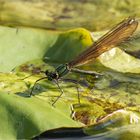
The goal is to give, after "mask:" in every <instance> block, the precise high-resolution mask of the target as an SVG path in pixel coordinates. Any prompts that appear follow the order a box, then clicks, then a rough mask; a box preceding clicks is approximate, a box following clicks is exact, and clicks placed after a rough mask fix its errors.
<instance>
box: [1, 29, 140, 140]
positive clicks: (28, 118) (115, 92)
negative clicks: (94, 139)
mask: <svg viewBox="0 0 140 140" xmlns="http://www.w3.org/2000/svg"><path fill="white" fill-rule="evenodd" d="M0 33H1V36H2V37H1V38H0V42H1V43H0V49H1V50H4V52H5V53H2V51H1V55H0V58H1V59H0V60H1V63H2V64H3V65H1V73H0V92H1V93H0V100H1V104H0V108H1V111H2V112H1V113H2V115H1V119H0V120H2V122H1V128H2V129H1V131H0V132H1V133H0V137H1V138H3V139H4V138H5V139H6V138H7V139H10V138H11V139H12V138H13V139H17V138H18V139H21V138H22V139H25V138H33V137H35V136H37V135H39V134H41V133H43V132H45V131H48V130H53V129H56V128H62V127H67V128H68V127H75V128H79V127H80V129H81V127H82V129H83V131H84V133H85V134H87V135H98V134H100V135H103V134H104V132H103V131H98V132H97V131H95V130H94V129H93V133H90V129H88V130H87V131H86V128H87V126H86V125H88V126H89V125H91V127H93V128H94V127H96V125H98V124H97V123H101V125H103V126H104V124H106V122H104V121H103V119H104V118H105V119H106V117H107V116H109V115H110V114H113V113H114V112H116V111H118V110H123V111H125V110H126V112H127V111H128V112H129V111H130V112H133V113H134V112H137V113H138V116H139V98H138V97H139V91H140V86H139V85H140V76H139V73H140V71H139V66H138V65H139V59H137V58H134V57H132V56H130V55H128V54H126V53H125V52H124V51H122V50H120V49H116V48H115V49H113V50H111V51H110V52H106V53H104V54H102V56H100V57H99V59H97V60H96V61H94V63H93V62H92V63H91V64H89V65H86V66H82V67H79V69H83V70H93V71H96V72H98V73H100V74H102V75H100V76H99V75H98V74H97V75H96V74H95V75H94V76H90V75H81V74H78V73H77V74H76V73H69V74H68V75H66V76H65V77H64V79H60V80H59V85H60V87H61V88H62V89H63V91H64V93H63V95H62V96H61V98H59V100H58V101H57V102H56V103H55V107H53V106H52V104H53V103H54V101H55V100H56V99H57V98H58V97H59V95H60V90H59V88H58V87H57V85H56V84H55V82H54V81H49V80H48V79H47V78H46V79H44V80H42V81H40V82H38V83H37V84H36V85H35V88H34V90H33V96H31V97H29V95H30V93H31V90H32V87H33V86H34V83H35V81H36V80H38V79H40V78H42V77H45V74H44V73H40V71H45V70H49V71H54V70H55V68H56V67H57V66H58V65H59V64H61V63H66V62H68V61H70V60H71V59H73V58H74V57H75V56H76V55H77V54H78V53H80V52H81V51H83V50H84V49H86V47H88V46H89V45H90V44H91V43H93V39H92V36H91V33H90V32H89V31H87V30H85V29H82V28H79V29H74V30H70V31H66V32H56V31H55V32H54V31H47V30H39V29H31V28H22V27H20V28H18V30H17V28H9V27H2V26H1V32H0ZM11 36H12V37H11ZM9 42H11V43H9ZM9 46H11V48H9ZM21 46H24V47H23V48H22V49H21ZM112 51H113V53H111V52H112ZM9 54H10V55H9ZM122 58H125V59H126V60H129V61H128V62H127V63H125V62H124V60H123V59H122ZM118 60H119V61H118ZM9 62H11V63H9ZM129 62H131V65H129ZM120 64H121V65H120ZM122 64H124V65H122ZM132 66H133V67H132ZM10 70H12V72H10ZM5 72H7V73H5ZM31 74H32V76H30V75H31ZM28 76H30V77H28ZM25 77H28V78H25ZM68 79H70V80H69V81H68ZM75 83H78V84H75ZM78 92H79V93H80V104H79V100H78V98H77V96H78ZM133 113H132V114H133ZM128 114H129V113H128ZM128 114H127V113H126V116H129V115H128ZM118 117H119V115H117V116H115V117H114V116H113V117H112V120H113V121H115V120H117V119H116V118H118ZM107 121H108V120H107ZM19 122H20V123H19ZM125 122H126V121H125V119H124V120H122V124H121V125H119V121H117V122H116V125H115V126H113V127H112V124H111V127H112V131H113V132H112V131H111V134H110V135H111V137H113V136H118V137H117V138H119V136H120V135H122V134H123V135H125V136H126V131H125V132H124V131H123V128H122V126H124V127H127V126H130V125H129V123H125ZM138 123H139V119H138ZM91 127H89V128H91ZM7 128H8V129H7ZM109 128H110V126H109V127H108V126H106V128H105V129H109ZM116 128H117V129H121V128H122V129H121V130H122V131H121V132H122V133H121V134H120V133H117V132H116V131H115V129H116ZM128 129H131V127H128ZM136 129H137V131H138V130H139V126H136ZM123 132H124V133H123ZM107 133H108V132H107ZM132 133H133V131H132ZM132 136H133V135H132ZM132 136H131V137H132ZM138 136H139V135H138ZM103 138H105V137H102V139H103Z"/></svg>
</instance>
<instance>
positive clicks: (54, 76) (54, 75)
mask: <svg viewBox="0 0 140 140" xmlns="http://www.w3.org/2000/svg"><path fill="white" fill-rule="evenodd" d="M45 74H46V76H47V77H48V80H50V81H52V80H53V79H58V75H57V73H56V72H49V71H48V70H46V71H45Z"/></svg>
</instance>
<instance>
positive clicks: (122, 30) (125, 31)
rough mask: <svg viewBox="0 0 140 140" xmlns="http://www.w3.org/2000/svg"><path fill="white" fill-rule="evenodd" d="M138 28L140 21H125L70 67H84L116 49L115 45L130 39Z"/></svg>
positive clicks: (71, 63) (70, 63) (77, 58)
mask: <svg viewBox="0 0 140 140" xmlns="http://www.w3.org/2000/svg"><path fill="white" fill-rule="evenodd" d="M137 26H138V21H136V20H135V18H127V19H125V20H123V21H122V22H120V23H119V24H117V25H116V26H115V27H114V28H112V29H111V30H110V31H109V32H107V33H106V34H105V35H103V36H102V37H101V38H100V39H99V40H98V41H97V42H95V43H94V44H93V45H91V47H89V48H88V49H86V50H85V51H84V52H82V53H81V54H80V55H79V56H77V57H76V58H75V59H74V60H73V61H71V62H69V63H68V65H69V67H70V68H72V67H75V66H79V65H83V64H85V63H88V62H89V61H91V60H93V59H95V58H97V57H98V56H100V55H101V54H102V53H104V52H106V51H108V50H110V49H111V48H113V47H115V45H117V44H119V43H121V42H122V41H124V40H126V39H128V38H129V37H130V36H131V35H132V34H133V33H134V31H135V30H136V28H137Z"/></svg>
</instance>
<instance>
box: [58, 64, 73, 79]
mask: <svg viewBox="0 0 140 140" xmlns="http://www.w3.org/2000/svg"><path fill="white" fill-rule="evenodd" d="M69 71H70V68H69V66H68V64H61V65H59V66H58V67H57V68H56V73H57V75H58V78H59V77H63V76H64V75H66V74H67V73H69Z"/></svg>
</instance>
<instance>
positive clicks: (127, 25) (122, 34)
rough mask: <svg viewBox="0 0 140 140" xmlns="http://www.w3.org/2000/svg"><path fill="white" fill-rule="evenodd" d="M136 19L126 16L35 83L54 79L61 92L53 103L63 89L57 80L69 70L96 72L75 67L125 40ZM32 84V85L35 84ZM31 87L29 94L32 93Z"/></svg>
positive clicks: (136, 23)
mask: <svg viewBox="0 0 140 140" xmlns="http://www.w3.org/2000/svg"><path fill="white" fill-rule="evenodd" d="M137 26H138V21H137V20H136V19H135V18H131V17H129V18H127V19H124V20H123V21H121V22H120V23H119V24H117V25H116V26H115V27H114V28H112V29H111V30H110V31H109V32H107V33H106V34H105V35H103V36H102V37H101V38H99V39H98V40H97V41H96V42H94V43H93V44H92V45H91V46H90V47H89V48H88V49H86V50H85V51H83V52H82V53H81V54H79V55H78V56H77V57H76V58H75V59H73V60H72V61H70V62H68V63H66V64H61V65H59V66H58V67H57V68H56V69H55V71H48V70H46V71H45V72H44V73H45V75H46V76H45V77H43V78H41V79H38V80H37V81H36V82H35V84H36V83H37V82H38V81H40V80H43V79H46V78H47V79H48V80H50V81H52V80H54V81H55V83H56V84H57V86H58V88H59V89H60V91H61V94H60V96H59V97H57V99H56V100H55V101H54V102H53V105H54V104H55V103H56V101H57V100H58V99H59V98H60V97H61V96H62V94H63V90H62V89H61V88H60V86H59V84H58V80H59V79H60V78H62V77H63V76H65V75H66V74H68V73H69V72H78V73H84V74H89V75H92V74H96V73H95V72H92V71H84V70H79V69H76V68H75V67H77V66H80V65H84V64H86V63H88V62H90V61H92V60H94V59H96V58H97V57H98V56H100V55H101V54H102V53H104V52H106V51H108V50H110V49H112V48H113V47H115V46H116V45H118V44H120V43H122V42H123V41H125V40H127V39H128V38H129V37H130V36H131V35H132V34H133V33H134V32H135V30H136V29H137ZM35 84H34V86H35ZM34 86H33V87H32V90H31V93H30V96H31V95H32V94H33V89H34Z"/></svg>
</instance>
